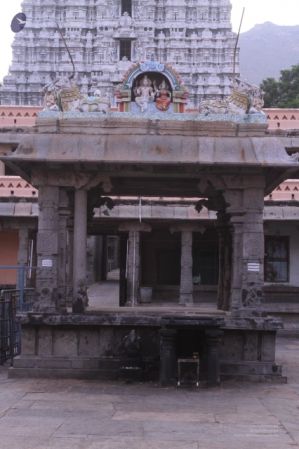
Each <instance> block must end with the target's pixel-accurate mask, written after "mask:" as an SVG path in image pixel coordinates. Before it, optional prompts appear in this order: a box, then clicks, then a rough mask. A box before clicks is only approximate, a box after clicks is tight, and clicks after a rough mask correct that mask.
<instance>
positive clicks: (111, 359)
mask: <svg viewBox="0 0 299 449" xmlns="http://www.w3.org/2000/svg"><path fill="white" fill-rule="evenodd" d="M20 320H21V323H22V355H21V356H20V357H18V358H16V359H15V361H14V367H13V369H12V370H11V371H10V376H11V377H24V376H29V377H68V378H98V379H107V378H108V379H119V378H121V377H122V374H121V372H122V367H124V366H126V367H130V366H133V367H135V366H138V369H139V373H140V379H141V380H151V381H158V380H160V382H161V384H162V385H169V384H174V383H175V382H176V379H177V372H176V369H177V364H176V361H177V358H178V357H192V356H193V355H194V353H198V354H199V357H200V360H201V380H202V381H203V382H205V383H208V384H211V385H216V384H218V383H219V382H220V380H221V379H229V378H237V379H239V380H248V379H249V380H255V381H264V380H270V381H276V382H284V381H285V380H286V379H285V378H284V377H282V375H281V367H280V366H278V365H276V364H275V337H276V331H277V329H278V328H279V322H277V321H275V320H273V319H271V318H262V317H251V318H242V317H239V318H237V317H234V318H233V317H232V316H231V314H230V313H225V312H221V311H212V310H204V311H201V310H200V309H197V308H194V307H188V308H182V307H177V308H176V309H175V310H174V309H173V307H172V308H167V307H165V308H163V310H162V309H161V308H155V307H148V306H147V307H136V308H132V307H130V308H129V307H126V308H122V309H107V308H105V309H102V310H99V311H97V312H96V311H92V312H90V313H85V314H82V315H81V314H47V313H29V314H26V315H23V316H22V315H21V316H20Z"/></svg>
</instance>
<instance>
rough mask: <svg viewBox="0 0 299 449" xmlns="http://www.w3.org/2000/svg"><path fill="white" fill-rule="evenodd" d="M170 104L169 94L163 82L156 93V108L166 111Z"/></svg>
mask: <svg viewBox="0 0 299 449" xmlns="http://www.w3.org/2000/svg"><path fill="white" fill-rule="evenodd" d="M170 103H171V92H170V90H169V86H168V85H167V83H166V81H165V80H163V81H162V83H161V84H160V86H159V89H158V90H157V91H156V107H157V109H159V110H160V111H167V109H168V108H169V106H170Z"/></svg>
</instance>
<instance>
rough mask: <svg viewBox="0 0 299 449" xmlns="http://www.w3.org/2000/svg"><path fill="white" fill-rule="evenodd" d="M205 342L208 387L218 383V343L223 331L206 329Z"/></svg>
mask: <svg viewBox="0 0 299 449" xmlns="http://www.w3.org/2000/svg"><path fill="white" fill-rule="evenodd" d="M205 335H206V344H207V383H208V385H209V386H210V387H214V386H217V385H219V383H220V362H219V345H220V340H221V337H222V335H223V332H222V331H221V330H219V329H206V331H205Z"/></svg>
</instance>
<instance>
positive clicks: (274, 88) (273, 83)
mask: <svg viewBox="0 0 299 449" xmlns="http://www.w3.org/2000/svg"><path fill="white" fill-rule="evenodd" d="M261 89H262V90H263V91H264V92H265V95H264V100H265V108H299V64H298V65H294V66H293V67H292V68H291V69H289V70H282V71H281V72H280V78H279V80H278V81H277V80H275V79H274V78H267V79H265V80H264V81H263V82H262V84H261Z"/></svg>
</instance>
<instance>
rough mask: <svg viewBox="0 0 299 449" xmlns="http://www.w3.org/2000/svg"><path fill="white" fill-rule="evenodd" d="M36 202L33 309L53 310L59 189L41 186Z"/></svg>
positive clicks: (56, 270) (56, 280) (56, 273)
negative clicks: (36, 234)
mask: <svg viewBox="0 0 299 449" xmlns="http://www.w3.org/2000/svg"><path fill="white" fill-rule="evenodd" d="M38 201H39V220H38V236H37V266H38V269H37V275H36V288H37V292H38V302H37V303H36V304H35V308H36V309H37V310H39V311H44V312H55V311H56V310H57V288H58V251H59V245H58V240H59V235H58V234H59V217H58V207H59V188H58V187H52V186H41V187H40V188H39V198H38Z"/></svg>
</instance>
